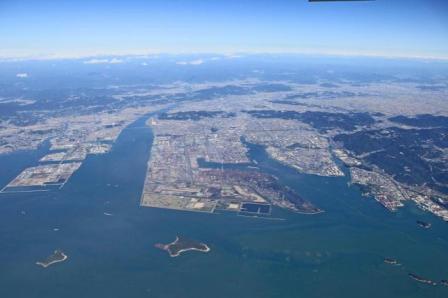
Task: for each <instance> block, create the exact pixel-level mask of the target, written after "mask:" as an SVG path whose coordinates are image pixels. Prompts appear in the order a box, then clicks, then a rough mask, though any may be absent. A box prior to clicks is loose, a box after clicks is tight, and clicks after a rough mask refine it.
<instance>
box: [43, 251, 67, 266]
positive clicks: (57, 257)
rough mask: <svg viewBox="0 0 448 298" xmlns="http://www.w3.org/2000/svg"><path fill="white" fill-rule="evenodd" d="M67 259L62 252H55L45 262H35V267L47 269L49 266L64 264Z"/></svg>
mask: <svg viewBox="0 0 448 298" xmlns="http://www.w3.org/2000/svg"><path fill="white" fill-rule="evenodd" d="M67 258H68V256H67V255H66V254H64V252H63V251H62V250H55V251H54V253H53V254H52V255H50V256H48V257H47V258H46V259H45V260H43V261H38V262H36V265H39V266H42V267H44V268H47V267H48V266H50V265H53V264H56V263H59V262H64V261H65V260H67Z"/></svg>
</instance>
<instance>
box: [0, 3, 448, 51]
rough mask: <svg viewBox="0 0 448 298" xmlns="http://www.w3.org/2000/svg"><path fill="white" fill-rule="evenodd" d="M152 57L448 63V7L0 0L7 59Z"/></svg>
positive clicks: (1, 42) (0, 34) (1, 46)
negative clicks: (278, 56)
mask: <svg viewBox="0 0 448 298" xmlns="http://www.w3.org/2000/svg"><path fill="white" fill-rule="evenodd" d="M152 53H172V54H182V53H223V54H229V53H301V54H326V55H368V56H370V55H371V56H385V57H419V58H439V59H448V1H446V0H407V1H405V0H376V1H362V2H337V3H330V2H321V3H309V2H308V1H307V0H288V1H286V0H285V1H282V0H272V1H267V0H256V1H250V0H239V1H237V0H226V1H222V0H184V1H180V0H171V1H170V0H154V1H151V0H146V1H136V0H127V1H114V0H109V1H101V0H99V1H95V0H90V1H84V0H78V1H64V0H55V1H49V0H39V1H36V0H32V1H22V0H0V58H19V57H25V58H51V57H54V58H59V57H86V56H99V55H143V54H152Z"/></svg>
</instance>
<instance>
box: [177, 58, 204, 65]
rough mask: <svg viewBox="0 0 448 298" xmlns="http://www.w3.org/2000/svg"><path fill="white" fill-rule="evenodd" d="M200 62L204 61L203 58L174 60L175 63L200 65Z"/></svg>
mask: <svg viewBox="0 0 448 298" xmlns="http://www.w3.org/2000/svg"><path fill="white" fill-rule="evenodd" d="M202 63H204V60H202V59H197V60H192V61H178V62H176V64H178V65H201V64H202Z"/></svg>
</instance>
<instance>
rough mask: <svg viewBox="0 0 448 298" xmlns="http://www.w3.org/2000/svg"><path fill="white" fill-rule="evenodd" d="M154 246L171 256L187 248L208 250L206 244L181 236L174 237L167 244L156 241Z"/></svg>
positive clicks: (187, 249)
mask: <svg viewBox="0 0 448 298" xmlns="http://www.w3.org/2000/svg"><path fill="white" fill-rule="evenodd" d="M154 246H155V247H157V248H159V249H162V250H166V251H167V252H168V253H169V254H170V256H171V257H177V256H179V255H180V254H181V253H183V252H185V251H189V250H196V251H201V252H209V251H210V247H208V246H207V245H206V244H204V243H201V242H197V241H194V240H190V239H187V238H183V237H179V236H177V237H176V240H175V241H174V242H172V243H169V244H162V243H156V244H155V245H154Z"/></svg>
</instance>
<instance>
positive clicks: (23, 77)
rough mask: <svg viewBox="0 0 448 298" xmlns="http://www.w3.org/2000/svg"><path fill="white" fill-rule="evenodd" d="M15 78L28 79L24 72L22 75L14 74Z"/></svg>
mask: <svg viewBox="0 0 448 298" xmlns="http://www.w3.org/2000/svg"><path fill="white" fill-rule="evenodd" d="M16 77H18V78H21V79H25V78H27V77H28V74H27V73H26V72H22V73H18V74H16Z"/></svg>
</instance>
